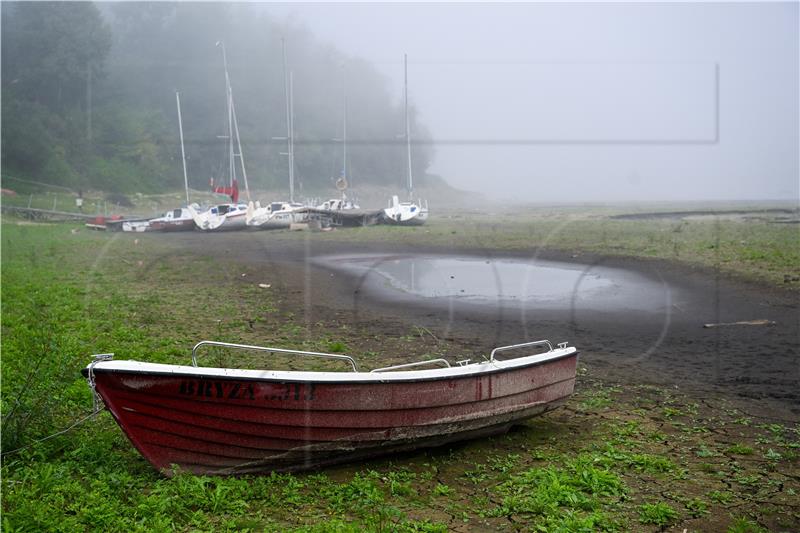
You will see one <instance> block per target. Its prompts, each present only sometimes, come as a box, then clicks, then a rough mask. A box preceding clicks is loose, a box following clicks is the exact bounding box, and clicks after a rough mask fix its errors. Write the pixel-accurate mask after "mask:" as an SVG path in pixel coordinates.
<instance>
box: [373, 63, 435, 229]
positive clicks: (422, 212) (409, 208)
mask: <svg viewBox="0 0 800 533" xmlns="http://www.w3.org/2000/svg"><path fill="white" fill-rule="evenodd" d="M403 67H404V69H405V85H404V92H403V94H404V99H405V108H406V134H405V138H406V158H407V170H408V174H407V181H406V189H407V190H408V201H407V202H401V201H400V199H399V198H398V197H397V195H395V196H392V198H391V200H390V201H389V207H387V208H386V209H384V210H383V221H384V222H385V223H387V224H394V225H398V226H421V225H422V224H424V223H425V222H426V221H427V220H428V203H427V202H424V205H423V202H422V200H420V199H417V200H416V201H415V200H414V180H413V178H412V175H411V124H410V123H409V120H408V57H407V56H403Z"/></svg>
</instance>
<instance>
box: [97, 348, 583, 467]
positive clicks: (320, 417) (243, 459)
mask: <svg viewBox="0 0 800 533" xmlns="http://www.w3.org/2000/svg"><path fill="white" fill-rule="evenodd" d="M576 364H577V352H575V351H572V352H571V353H569V354H566V355H563V356H559V357H557V358H553V359H549V360H547V361H544V362H540V363H537V364H531V365H528V366H524V367H522V368H514V369H500V370H496V371H488V372H482V373H479V374H476V375H472V374H469V375H460V376H449V377H443V378H435V379H424V380H410V381H402V380H398V379H394V380H391V381H380V374H377V375H376V374H372V376H376V377H375V379H373V380H371V381H363V380H362V381H350V382H348V381H346V380H347V376H348V374H342V381H334V382H331V381H318V382H315V381H311V380H307V379H304V380H298V381H293V380H285V379H282V380H279V379H265V378H249V379H244V378H243V377H241V376H237V377H233V376H231V377H229V376H226V375H220V374H219V373H217V374H209V373H207V372H204V370H206V369H202V368H197V369H195V370H196V373H187V372H184V373H181V374H175V373H172V372H133V371H130V370H127V371H126V370H106V369H104V368H102V366H100V365H98V367H97V368H95V369H94V379H95V384H96V390H97V392H98V393H99V394H100V396H101V397H102V399H103V401H104V402H105V404H106V406H107V407H108V409H109V410H110V411H111V413H112V415H113V416H114V418H115V419H116V421H117V422H118V423H119V425H120V427H121V428H122V429H123V431H124V432H125V433H126V435H127V436H128V438H129V439H130V440H131V442H132V443H133V444H134V446H135V447H136V448H137V449H138V450H139V452H140V453H141V454H142V455H143V456H144V457H145V458H146V459H147V460H148V461H150V462H151V463H152V464H153V466H154V467H156V468H157V469H158V470H160V471H161V472H163V473H165V474H166V475H171V474H172V472H173V467H174V466H177V467H178V469H179V470H181V471H189V472H192V473H195V474H214V475H230V474H248V473H266V472H272V471H294V470H306V469H310V468H316V467H320V466H325V465H330V464H335V463H342V462H349V461H354V460H358V459H364V458H371V457H377V456H381V455H385V454H389V453H396V452H402V451H408V450H414V449H417V448H423V447H432V446H440V445H444V444H449V443H452V442H456V441H460V440H464V439H470V438H475V437H481V436H485V435H492V434H496V433H500V432H503V431H506V430H507V429H508V428H509V427H511V426H512V425H514V424H516V423H518V422H520V421H522V420H525V419H527V418H530V417H532V416H535V415H538V414H541V413H543V412H545V411H548V410H550V409H553V408H554V407H556V406H558V405H560V404H561V403H562V402H564V401H565V400H566V399H567V398H568V397H569V396H570V395H571V394H572V391H573V388H574V384H575V369H576ZM164 366H168V365H164ZM182 368H187V367H182ZM395 374H397V373H395Z"/></svg>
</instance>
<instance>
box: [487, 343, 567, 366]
mask: <svg viewBox="0 0 800 533" xmlns="http://www.w3.org/2000/svg"><path fill="white" fill-rule="evenodd" d="M544 345H547V347H548V348H550V349H549V350H548V351H550V352H552V351H553V345H552V344H550V341H548V340H543V341H533V342H523V343H522V344H512V345H510V346H499V347H497V348H495V349H494V350H492V353H491V354H490V355H489V362H490V363H494V354H496V353H498V352H506V351H509V350H516V349H518V348H528V347H531V346H544Z"/></svg>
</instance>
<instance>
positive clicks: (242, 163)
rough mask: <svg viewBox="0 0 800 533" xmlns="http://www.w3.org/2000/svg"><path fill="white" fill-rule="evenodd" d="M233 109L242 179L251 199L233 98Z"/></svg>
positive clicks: (248, 198)
mask: <svg viewBox="0 0 800 533" xmlns="http://www.w3.org/2000/svg"><path fill="white" fill-rule="evenodd" d="M231 110H232V111H233V129H234V130H235V131H236V144H237V146H238V147H239V154H238V155H239V162H240V163H241V165H242V179H243V180H244V191H245V194H246V195H247V201H248V202H249V201H250V186H249V185H248V184H247V171H246V170H245V169H244V152H242V138H241V137H239V121H238V120H236V107H234V105H233V99H232V98H231Z"/></svg>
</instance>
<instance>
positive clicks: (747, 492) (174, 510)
mask: <svg viewBox="0 0 800 533" xmlns="http://www.w3.org/2000/svg"><path fill="white" fill-rule="evenodd" d="M5 222H6V223H4V224H3V226H2V230H3V231H2V282H3V283H2V299H3V307H2V341H3V343H2V403H1V404H0V415H2V439H3V441H2V448H3V451H4V452H8V451H10V450H13V449H14V448H17V447H20V446H28V447H26V448H24V449H23V450H21V451H19V452H17V453H13V454H10V455H6V456H5V457H4V458H3V464H2V511H3V512H2V529H3V531H4V532H5V531H8V532H13V531H70V532H71V531H172V530H178V531H234V530H235V531H281V532H283V531H315V532H323V531H324V532H328V531H345V532H351V531H359V532H360V531H407V532H412V531H428V532H443V531H448V530H452V529H456V528H463V529H483V530H491V531H502V530H513V529H516V528H519V529H522V530H531V531H631V530H636V531H656V530H659V529H660V528H662V527H670V528H677V529H679V530H681V529H682V528H684V527H685V528H688V529H690V530H707V531H714V530H720V529H719V528H722V529H721V530H726V529H727V528H729V527H730V528H731V530H732V531H749V530H752V531H758V530H759V529H758V528H762V529H763V528H764V527H768V528H770V529H776V530H781V529H783V530H794V529H797V528H796V527H794V526H796V525H797V524H798V523H800V515H799V514H798V510H797V509H796V502H795V500H796V497H797V496H796V495H797V493H798V492H800V482H798V479H800V475H798V459H797V455H796V450H797V447H798V446H800V444H798V437H800V435H798V432H797V428H796V427H790V426H785V425H781V424H775V423H769V424H765V423H761V422H763V421H762V420H759V419H758V418H752V419H748V420H750V422H748V424H747V425H743V424H742V423H741V422H740V421H741V419H742V415H741V413H738V412H737V411H736V410H735V409H730V408H729V406H728V405H727V404H725V403H722V404H721V405H718V404H715V403H713V401H712V400H709V399H706V400H705V401H704V403H703V404H702V405H700V406H698V403H697V400H696V399H693V398H691V397H686V396H681V395H679V394H677V393H675V392H674V391H667V390H661V389H658V388H653V387H650V388H647V387H637V388H631V387H622V386H609V385H608V384H604V383H601V382H594V381H592V380H591V379H589V378H588V377H586V376H583V375H582V377H581V378H580V383H579V388H578V392H577V393H576V395H575V396H574V397H573V398H572V399H571V400H570V402H569V403H568V405H567V406H566V407H565V408H561V409H558V410H555V411H553V412H552V413H548V414H546V415H544V416H542V417H539V418H536V419H534V420H531V421H530V422H528V423H526V424H525V425H524V426H523V427H521V428H518V429H515V430H514V431H512V432H510V433H509V434H507V435H504V436H498V437H495V438H492V439H480V440H477V441H473V442H469V443H465V444H461V445H458V446H453V447H451V448H446V449H443V450H434V451H428V452H419V453H415V454H410V455H407V456H399V457H390V458H386V459H383V460H377V461H370V462H364V463H359V464H355V465H346V466H343V467H339V468H329V469H326V470H323V471H320V472H310V473H305V474H273V475H268V476H261V477H250V476H243V477H239V478H210V477H203V476H192V475H188V474H181V473H179V474H178V475H176V476H174V477H172V478H166V477H163V476H162V475H160V474H158V473H157V472H155V471H154V470H153V469H152V468H151V467H150V466H149V464H147V463H146V462H145V461H144V459H142V457H141V456H140V455H139V454H138V453H137V452H136V450H135V449H134V448H133V447H132V446H131V444H130V443H129V442H128V440H127V439H126V438H125V437H124V435H123V434H122V432H121V431H120V429H119V428H118V427H117V425H116V424H115V423H114V421H113V419H112V418H111V416H110V415H109V414H108V413H106V412H103V413H100V414H99V415H98V416H97V417H96V418H94V419H92V420H89V421H87V422H85V423H84V424H82V425H80V426H78V427H76V428H75V429H73V430H72V431H70V432H68V433H65V434H64V435H61V436H57V437H55V438H52V439H50V440H47V441H44V442H41V443H36V440H37V439H40V438H42V437H45V436H47V435H50V434H52V433H54V432H55V431H56V430H59V429H62V428H65V427H67V426H69V425H70V424H71V423H72V422H73V421H75V420H77V419H78V418H79V417H80V416H83V415H84V414H86V413H88V412H89V411H90V410H91V406H92V399H91V395H90V392H89V389H88V387H87V386H86V383H85V381H84V379H83V378H82V377H81V376H80V374H79V372H80V369H81V368H82V367H83V366H85V365H86V364H87V363H88V361H89V355H90V354H92V353H100V352H110V351H113V352H116V353H117V357H118V358H124V359H140V360H147V361H160V362H171V363H186V362H187V361H188V360H189V352H190V347H191V345H192V344H193V343H194V342H196V341H197V340H199V339H202V338H210V339H219V340H228V341H234V342H243V343H247V344H275V345H281V346H288V347H297V348H305V349H308V350H314V351H317V350H334V349H335V350H336V351H339V350H342V351H345V352H346V353H348V354H350V355H355V356H356V358H359V359H360V361H364V360H365V359H367V360H368V364H370V365H373V366H382V365H383V364H386V363H388V364H391V363H395V362H398V361H396V360H387V359H386V357H385V355H382V354H384V353H389V352H397V353H402V354H413V355H411V356H410V357H414V356H415V355H420V354H426V353H429V352H430V350H431V349H432V348H431V346H432V345H431V341H430V336H428V335H420V334H419V332H413V334H408V335H406V334H405V333H406V331H407V328H406V329H402V328H401V331H400V332H399V333H396V335H387V334H384V332H381V331H377V332H376V331H374V330H373V329H369V328H366V327H361V326H359V324H353V323H348V324H343V323H341V322H339V321H338V319H337V318H335V317H333V318H330V319H326V320H320V321H310V322H306V321H304V320H300V319H298V316H300V314H301V313H302V310H301V309H300V308H298V307H297V306H293V303H292V300H288V301H287V300H285V298H286V295H285V294H284V293H282V292H281V290H280V287H279V286H278V284H276V285H275V286H273V288H272V289H271V290H269V291H264V290H263V289H260V288H258V286H257V284H258V283H259V282H260V281H261V277H260V275H261V274H263V273H261V272H259V271H258V270H257V269H256V268H257V267H254V268H252V269H251V268H250V267H248V266H246V265H239V264H235V263H217V262H214V261H210V260H208V259H204V258H202V257H197V256H191V255H187V254H186V253H184V252H181V251H179V250H174V249H169V248H167V247H166V246H165V245H164V244H163V242H164V241H160V240H158V239H157V238H156V239H142V240H141V242H139V244H134V240H133V239H132V238H127V237H129V236H119V235H116V236H115V235H111V234H103V233H93V232H88V231H85V230H83V229H81V228H80V226H75V225H17V224H9V223H8V219H7V220H6V221H5ZM72 230H77V231H76V232H73V231H72ZM342 233H344V232H342ZM291 238H294V237H291ZM242 274H245V275H244V276H242ZM186 302H191V306H190V307H187V306H186ZM197 309H202V310H203V316H207V317H208V318H200V319H198V318H197V313H196V310H197ZM345 325H346V326H347V327H346V328H345V327H344V326H345ZM435 333H438V332H435ZM378 345H380V349H378V348H376V347H377V346H378ZM369 350H377V351H372V352H370V351H369ZM435 350H436V353H435V354H432V355H435V356H437V357H439V356H451V355H453V354H459V355H461V354H463V353H465V352H466V351H467V347H466V346H462V345H459V344H458V342H456V341H443V340H441V339H438V340H437V342H436V343H435ZM440 352H441V353H440ZM200 357H201V363H202V362H207V363H212V362H213V363H220V364H243V365H245V366H254V367H256V366H263V359H261V358H260V356H255V355H254V356H248V355H244V354H237V355H236V356H235V358H234V356H232V355H231V354H230V353H227V352H221V351H213V350H209V351H207V352H203V353H202V354H201V356H200ZM283 362H285V363H286V364H290V365H299V364H300V363H299V362H298V361H296V360H288V359H287V360H286V361H282V363H283ZM325 364H327V363H325V362H318V361H314V362H312V365H325ZM364 364H365V365H366V364H367V361H364ZM337 368H338V367H337ZM590 372H591V369H589V373H590ZM589 375H591V374H589ZM665 406H669V409H672V410H673V411H674V413H671V415H670V417H666V416H664V415H665V413H664V411H663V409H664V408H665ZM676 419H680V422H681V423H682V424H683V426H678V425H675V424H673V423H674V422H676ZM694 427H703V428H709V429H710V431H683V430H682V428H694ZM731 443H736V444H731ZM746 449H750V450H751V453H749V454H744V453H743V452H744V450H746ZM697 451H702V454H701V455H702V457H699V456H698V454H697V453H696V452H697ZM726 454H727V455H726ZM731 454H733V455H735V457H733V458H730V460H729V456H730V455H731ZM734 459H735V460H734ZM764 502H768V503H764ZM793 505H794V506H795V507H793ZM729 509H736V517H731V516H729V514H728V513H729ZM742 517H745V518H742ZM712 519H713V520H712ZM715 528H717V529H715ZM743 528H745V529H743ZM746 528H750V529H746Z"/></svg>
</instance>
